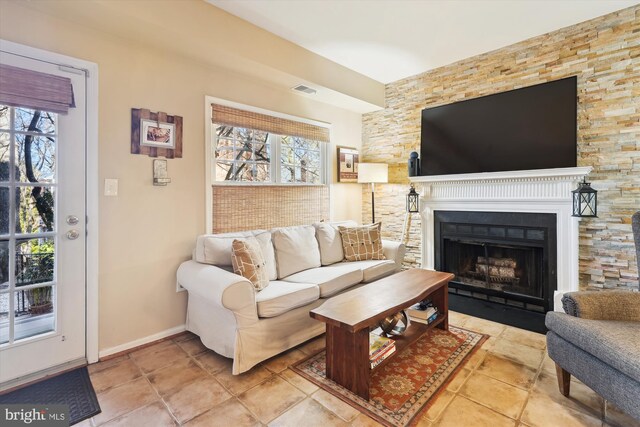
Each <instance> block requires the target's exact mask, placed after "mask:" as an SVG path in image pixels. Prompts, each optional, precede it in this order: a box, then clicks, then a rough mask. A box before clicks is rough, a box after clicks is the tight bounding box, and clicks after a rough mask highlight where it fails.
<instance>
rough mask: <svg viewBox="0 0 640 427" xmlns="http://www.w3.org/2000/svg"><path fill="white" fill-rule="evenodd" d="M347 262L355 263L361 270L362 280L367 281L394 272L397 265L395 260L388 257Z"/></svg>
mask: <svg viewBox="0 0 640 427" xmlns="http://www.w3.org/2000/svg"><path fill="white" fill-rule="evenodd" d="M348 263H349V264H351V265H356V266H358V268H360V269H361V270H362V281H363V282H367V283H368V282H373V281H374V280H378V279H382V278H383V277H385V276H389V275H391V274H393V273H395V271H396V268H397V267H398V265H397V264H396V263H395V261H393V260H390V259H382V260H367V261H352V262H348Z"/></svg>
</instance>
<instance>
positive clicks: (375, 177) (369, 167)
mask: <svg viewBox="0 0 640 427" xmlns="http://www.w3.org/2000/svg"><path fill="white" fill-rule="evenodd" d="M358 182H359V183H360V184H371V223H372V224H373V223H375V222H376V202H375V197H374V193H375V185H376V183H382V184H385V183H387V182H389V165H387V164H386V163H359V164H358Z"/></svg>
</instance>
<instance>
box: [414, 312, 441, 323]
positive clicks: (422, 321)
mask: <svg viewBox="0 0 640 427" xmlns="http://www.w3.org/2000/svg"><path fill="white" fill-rule="evenodd" d="M437 318H438V312H437V311H436V312H435V313H433V314H432V315H431V316H429V317H428V318H427V319H420V318H411V320H412V321H414V322H418V323H424V324H426V325H428V324H429V323H432V322H433V321H434V320H436V319H437Z"/></svg>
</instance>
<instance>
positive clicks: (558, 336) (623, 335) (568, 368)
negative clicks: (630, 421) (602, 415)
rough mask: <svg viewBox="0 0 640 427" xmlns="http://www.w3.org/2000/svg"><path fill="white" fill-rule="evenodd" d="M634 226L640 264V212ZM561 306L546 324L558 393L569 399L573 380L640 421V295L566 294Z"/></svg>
mask: <svg viewBox="0 0 640 427" xmlns="http://www.w3.org/2000/svg"><path fill="white" fill-rule="evenodd" d="M632 224H633V232H634V238H635V244H636V255H637V259H638V261H639V264H640V212H636V214H634V215H633V220H632ZM562 306H563V309H564V311H565V312H566V314H565V313H559V312H549V313H547V317H546V320H545V324H546V326H547V328H548V329H549V332H547V351H548V352H549V357H550V358H551V359H552V360H553V361H554V362H555V363H556V372H557V375H558V387H559V388H560V392H561V393H562V394H563V395H565V396H568V395H569V391H570V379H571V375H573V376H575V377H576V378H578V379H579V380H580V381H582V382H583V383H584V384H586V385H587V386H589V387H591V388H592V389H593V390H594V391H595V392H596V393H598V394H599V395H601V396H602V397H604V398H605V399H606V400H608V401H610V402H612V403H614V404H615V405H617V406H618V407H619V408H621V409H622V410H623V411H625V412H626V413H628V414H629V415H631V416H632V417H634V418H636V419H638V420H640V293H637V292H624V291H606V292H597V291H595V292H593V291H584V292H570V293H567V294H565V295H564V297H563V298H562Z"/></svg>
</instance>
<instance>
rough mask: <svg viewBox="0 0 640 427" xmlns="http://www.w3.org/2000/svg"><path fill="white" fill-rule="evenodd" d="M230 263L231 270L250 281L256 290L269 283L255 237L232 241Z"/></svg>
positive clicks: (265, 266) (264, 263)
mask: <svg viewBox="0 0 640 427" xmlns="http://www.w3.org/2000/svg"><path fill="white" fill-rule="evenodd" d="M231 263H232V265H233V272H234V273H236V274H239V275H240V276H242V277H244V278H246V279H248V280H249V281H251V283H252V284H253V287H254V288H255V290H256V291H261V290H263V289H264V288H266V287H267V286H268V285H269V272H268V271H267V263H266V261H265V260H264V256H263V255H262V250H261V249H260V243H258V240H257V239H256V238H255V237H249V238H247V239H243V240H238V239H236V240H234V241H233V243H232V244H231Z"/></svg>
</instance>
